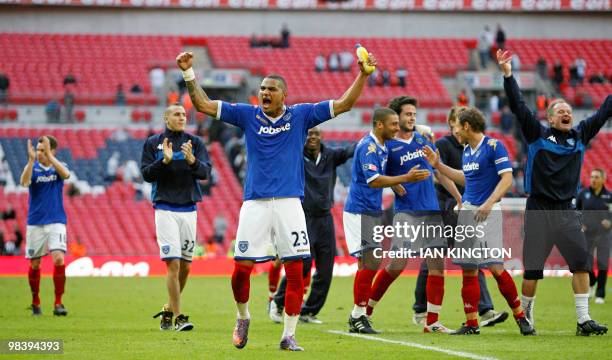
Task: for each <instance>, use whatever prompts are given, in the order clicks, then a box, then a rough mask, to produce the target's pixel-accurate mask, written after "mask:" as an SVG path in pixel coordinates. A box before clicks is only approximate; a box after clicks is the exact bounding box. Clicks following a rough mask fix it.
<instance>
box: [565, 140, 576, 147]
mask: <svg viewBox="0 0 612 360" xmlns="http://www.w3.org/2000/svg"><path fill="white" fill-rule="evenodd" d="M567 143H568V145H569V146H574V145H576V142H575V141H574V139H567Z"/></svg>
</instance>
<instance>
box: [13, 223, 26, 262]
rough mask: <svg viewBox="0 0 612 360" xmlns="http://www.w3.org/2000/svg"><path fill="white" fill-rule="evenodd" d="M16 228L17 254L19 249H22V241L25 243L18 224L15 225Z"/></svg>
mask: <svg viewBox="0 0 612 360" xmlns="http://www.w3.org/2000/svg"><path fill="white" fill-rule="evenodd" d="M14 226H15V227H14V229H15V255H19V250H20V249H21V243H23V239H24V237H23V233H22V232H21V228H20V227H19V225H18V224H15V225H14Z"/></svg>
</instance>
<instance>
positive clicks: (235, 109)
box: [216, 101, 255, 130]
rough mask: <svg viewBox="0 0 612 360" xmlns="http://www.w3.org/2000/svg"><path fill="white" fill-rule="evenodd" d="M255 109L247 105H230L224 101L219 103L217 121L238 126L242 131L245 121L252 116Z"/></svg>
mask: <svg viewBox="0 0 612 360" xmlns="http://www.w3.org/2000/svg"><path fill="white" fill-rule="evenodd" d="M254 110H255V107H254V106H253V105H248V104H231V103H228V102H225V101H219V106H218V107H217V116H216V118H217V120H221V121H223V122H225V123H228V124H232V125H235V126H238V127H239V128H241V129H243V130H244V124H245V121H248V117H249V116H251V115H252V114H253V112H254Z"/></svg>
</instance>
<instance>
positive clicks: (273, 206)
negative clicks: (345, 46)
mask: <svg viewBox="0 0 612 360" xmlns="http://www.w3.org/2000/svg"><path fill="white" fill-rule="evenodd" d="M192 62H193V54H192V53H181V54H179V55H178V56H177V64H178V66H179V67H180V68H181V70H183V77H184V79H185V82H186V83H187V89H188V91H189V95H190V97H191V101H192V102H193V105H194V107H195V109H196V110H198V111H199V112H203V113H205V114H207V115H209V116H212V117H214V118H216V119H217V120H221V121H224V122H226V123H229V124H232V125H235V126H238V127H239V128H241V129H242V130H243V131H244V133H245V138H246V149H247V157H248V159H249V161H248V165H247V176H246V179H245V184H244V203H243V204H242V208H241V209H240V218H239V223H238V231H237V234H236V248H235V255H234V259H235V266H234V272H233V274H232V290H233V293H234V299H235V300H236V306H237V308H238V319H237V320H236V327H235V328H234V333H233V343H234V346H235V347H236V348H238V349H242V348H244V347H245V346H246V344H247V340H248V330H249V324H250V317H251V316H250V314H249V309H248V300H249V290H250V276H251V271H252V270H253V265H254V264H255V263H256V262H261V261H269V260H273V259H274V258H275V255H278V256H279V258H280V259H281V261H283V264H284V267H285V273H286V276H287V290H286V296H285V317H284V325H285V326H284V331H283V335H282V338H281V342H280V349H282V350H291V351H302V350H303V348H301V347H300V346H298V345H297V343H296V340H295V328H296V325H297V322H298V317H299V314H300V308H301V305H302V296H303V288H304V285H303V278H302V259H303V258H305V257H310V244H309V241H308V234H307V230H306V220H305V217H304V211H303V209H302V205H301V202H300V200H301V199H303V197H304V157H303V148H304V143H305V142H306V136H307V132H308V129H310V128H312V127H314V126H317V125H318V124H320V123H322V122H324V121H327V120H329V119H331V118H334V117H336V116H338V115H340V114H342V113H344V112H347V111H349V110H350V109H351V108H352V107H353V105H355V103H356V101H357V99H358V98H359V95H360V94H361V92H362V90H363V87H364V85H365V83H366V80H367V78H368V75H369V71H367V70H366V69H365V67H364V65H365V64H364V63H363V62H362V61H359V67H360V72H359V75H358V76H357V78H356V79H355V81H354V82H353V84H352V85H351V86H350V87H349V88H348V90H347V91H346V92H345V93H344V95H342V97H340V98H339V99H337V100H329V101H323V102H320V103H317V104H296V105H293V106H286V105H285V100H286V98H287V93H288V91H287V90H288V89H287V83H286V82H285V80H284V79H283V77H281V76H279V75H268V76H266V77H265V78H264V79H263V81H262V82H261V86H260V89H259V104H258V105H247V104H230V103H226V102H222V101H213V100H211V99H209V98H208V96H207V95H206V93H205V92H204V90H203V89H202V88H201V87H200V86H199V85H198V84H197V82H196V80H195V75H194V71H193V69H192ZM367 64H368V65H376V60H375V59H374V58H373V57H372V56H370V57H369V59H368V60H367Z"/></svg>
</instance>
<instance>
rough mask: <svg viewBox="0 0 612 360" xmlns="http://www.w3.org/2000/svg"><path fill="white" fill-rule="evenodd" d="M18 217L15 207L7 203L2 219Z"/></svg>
mask: <svg viewBox="0 0 612 360" xmlns="http://www.w3.org/2000/svg"><path fill="white" fill-rule="evenodd" d="M16 217H17V215H16V214H15V209H13V205H11V204H8V205H6V210H4V211H3V212H2V219H3V220H8V219H15V218H16Z"/></svg>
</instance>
